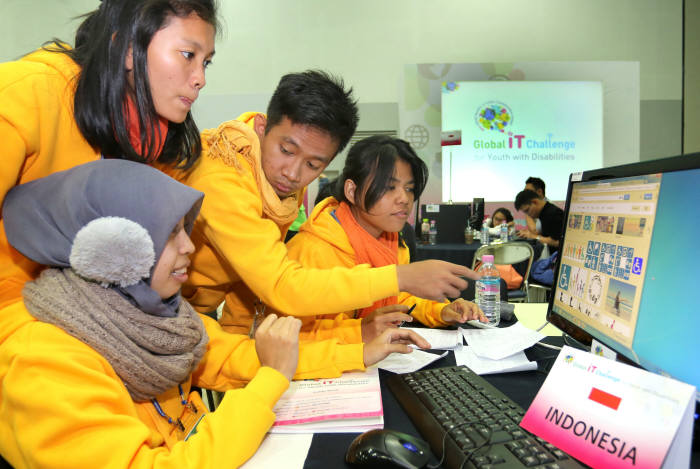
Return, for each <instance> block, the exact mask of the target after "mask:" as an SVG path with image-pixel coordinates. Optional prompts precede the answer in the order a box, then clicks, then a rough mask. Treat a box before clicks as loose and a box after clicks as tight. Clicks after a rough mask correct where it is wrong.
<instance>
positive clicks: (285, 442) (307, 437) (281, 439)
mask: <svg viewBox="0 0 700 469" xmlns="http://www.w3.org/2000/svg"><path fill="white" fill-rule="evenodd" d="M313 437H314V436H313V434H312V433H306V434H301V435H273V434H270V433H268V434H267V435H266V436H265V439H263V441H262V444H261V445H260V448H258V450H257V451H256V452H255V454H254V455H253V457H251V458H250V459H249V460H248V461H246V462H245V464H243V465H242V466H241V469H268V468H270V467H284V468H286V469H302V468H303V467H304V462H305V461H306V456H307V455H308V454H309V448H310V447H311V439H312V438H313Z"/></svg>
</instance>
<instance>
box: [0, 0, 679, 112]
mask: <svg viewBox="0 0 700 469" xmlns="http://www.w3.org/2000/svg"><path fill="white" fill-rule="evenodd" d="M220 3H221V8H220V10H221V14H222V17H223V18H224V21H225V31H224V34H225V37H224V38H223V39H222V40H220V41H219V42H218V44H217V55H216V57H215V60H214V66H213V67H212V68H211V69H210V71H209V73H208V76H207V79H208V85H207V89H206V92H207V93H210V94H229V93H236V94H260V93H269V92H270V90H272V89H274V87H275V85H276V83H277V81H278V79H279V77H280V76H281V75H282V74H284V73H286V72H289V71H298V70H303V69H306V68H313V67H321V68H324V69H328V70H330V71H332V72H334V73H338V74H340V75H342V76H343V77H345V79H346V80H347V82H348V83H350V84H352V85H353V86H354V87H355V89H356V92H357V96H358V97H359V98H360V100H361V101H362V102H397V101H398V91H397V90H398V82H399V77H400V75H401V72H402V66H403V65H404V64H409V63H431V62H438V63H440V62H447V63H450V62H451V63H468V62H509V61H573V60H632V61H639V62H640V63H641V99H643V100H652V99H656V100H667V99H680V98H681V7H682V1H681V0H615V1H610V0H586V1H581V0H528V1H518V0H490V1H488V2H484V1H483V0H459V1H454V0H450V1H448V0H432V1H426V0H354V1H352V2H344V1H321V0H296V1H288V0H266V1H241V0H220ZM98 4H99V2H98V1H96V0H62V1H61V0H0V11H2V15H0V38H2V44H3V47H2V50H0V60H10V59H12V58H14V57H17V56H19V55H21V54H23V53H25V52H27V51H29V50H30V49H32V48H33V47H36V46H38V45H39V44H41V43H42V42H44V41H46V40H48V39H50V38H51V37H53V36H59V37H61V38H63V39H67V40H71V41H72V37H73V30H74V28H75V25H77V24H78V23H77V22H76V21H71V18H72V17H74V16H76V15H77V14H80V13H83V12H87V11H89V10H90V9H92V8H95V7H96V6H97V5H98Z"/></svg>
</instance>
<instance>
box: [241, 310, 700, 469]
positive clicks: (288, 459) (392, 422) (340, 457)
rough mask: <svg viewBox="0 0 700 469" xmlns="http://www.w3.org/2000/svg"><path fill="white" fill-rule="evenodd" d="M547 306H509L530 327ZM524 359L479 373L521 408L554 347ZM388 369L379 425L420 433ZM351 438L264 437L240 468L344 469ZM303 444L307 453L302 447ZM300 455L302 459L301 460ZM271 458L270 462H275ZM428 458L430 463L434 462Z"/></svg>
mask: <svg viewBox="0 0 700 469" xmlns="http://www.w3.org/2000/svg"><path fill="white" fill-rule="evenodd" d="M546 313H547V305H546V304H545V303H534V304H533V303H530V304H528V303H522V304H517V305H516V307H515V315H516V317H517V318H518V320H519V321H520V322H521V323H523V324H524V325H525V326H527V327H529V328H531V329H537V328H538V327H539V326H541V325H542V324H543V323H544V322H545V316H546ZM540 332H542V333H543V334H545V335H547V336H550V337H547V338H545V341H547V342H550V343H553V344H556V345H561V344H562V343H563V339H562V338H561V331H559V329H557V328H555V327H554V326H552V325H551V324H548V325H547V326H546V327H545V328H544V329H543V330H542V331H540ZM526 354H527V356H528V358H529V359H530V360H536V361H537V362H538V366H539V369H538V370H537V371H526V372H518V373H502V374H495V375H485V376H484V378H485V379H486V380H487V381H489V382H490V383H491V384H493V385H494V386H496V387H497V388H498V389H500V390H501V391H502V392H503V393H504V394H506V395H507V396H508V397H509V398H511V399H513V400H514V401H515V402H516V403H517V404H518V405H520V406H521V407H523V408H524V409H527V408H528V407H529V406H530V403H531V402H532V400H533V399H534V398H535V395H536V394H537V391H538V390H539V388H540V387H541V386H542V383H543V382H544V380H545V378H546V376H547V372H548V371H549V367H550V366H551V364H552V361H553V359H554V358H555V357H556V355H557V351H555V350H551V349H547V348H543V347H531V348H530V349H528V350H527V351H526ZM454 364H455V358H454V354H453V353H449V354H448V355H447V356H445V357H444V358H442V359H440V360H437V361H436V362H433V363H432V364H431V365H429V366H428V367H427V368H439V367H443V366H452V365H454ZM390 375H391V373H389V372H386V371H384V370H380V373H379V377H380V382H381V392H382V404H383V406H384V427H385V428H391V429H396V430H400V431H402V432H404V433H409V434H412V435H415V436H420V433H419V432H418V430H417V429H416V428H415V426H414V425H413V423H412V422H411V420H410V419H409V418H408V416H407V415H406V413H405V412H404V411H403V409H402V408H401V406H400V404H399V403H398V402H397V400H396V399H395V398H394V395H393V394H392V393H391V391H389V390H388V389H387V387H386V385H385V380H386V378H387V377H388V376H390ZM356 436H357V434H356V433H339V434H330V433H319V434H315V435H275V438H274V439H270V441H267V442H266V443H265V444H264V446H263V448H261V450H259V451H258V453H257V454H256V455H255V456H254V457H253V458H252V459H251V460H250V461H248V463H246V464H245V469H254V468H266V467H287V468H301V467H303V468H304V469H326V468H328V467H347V468H350V467H351V466H350V465H347V464H345V462H344V456H345V451H346V450H347V448H348V446H349V445H350V443H351V442H352V440H353V439H354V438H355V437H356ZM306 448H308V452H305V449H306ZM697 451H698V449H696V452H694V453H693V454H692V456H691V457H692V459H691V468H696V469H698V468H700V455H699V454H698V453H697ZM304 454H306V458H305V460H304V459H303V457H304ZM275 461H276V463H275ZM435 462H436V460H432V461H431V463H435Z"/></svg>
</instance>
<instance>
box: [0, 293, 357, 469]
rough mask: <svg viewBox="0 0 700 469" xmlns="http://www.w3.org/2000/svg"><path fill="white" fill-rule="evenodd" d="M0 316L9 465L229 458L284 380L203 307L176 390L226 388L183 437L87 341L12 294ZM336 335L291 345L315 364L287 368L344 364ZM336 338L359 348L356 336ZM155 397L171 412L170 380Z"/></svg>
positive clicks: (243, 452) (327, 371) (329, 369)
mask: <svg viewBox="0 0 700 469" xmlns="http://www.w3.org/2000/svg"><path fill="white" fill-rule="evenodd" d="M0 318H3V323H2V327H0V389H2V393H0V454H2V456H3V457H4V458H5V459H6V460H7V461H8V462H9V463H10V464H12V465H13V466H14V467H16V468H24V467H53V466H55V465H56V464H57V462H60V465H63V466H65V467H76V466H79V465H85V461H88V462H89V463H88V464H89V465H90V466H91V467H125V468H126V467H134V468H150V467H159V468H169V467H173V468H176V467H177V468H182V467H191V468H199V467H238V466H239V465H241V464H242V463H243V462H244V461H246V460H247V459H248V458H249V457H250V456H251V455H252V454H253V453H255V451H256V449H257V448H258V446H259V445H260V442H261V441H262V439H263V437H264V436H265V433H266V432H267V431H268V430H269V428H270V426H271V425H272V424H273V422H274V420H275V415H274V413H273V412H272V408H273V407H274V405H275V403H276V402H277V400H278V399H279V397H280V396H281V395H282V393H283V392H284V391H285V390H286V389H287V387H288V385H289V382H288V381H287V379H286V378H285V377H284V376H283V375H281V374H280V373H279V372H278V371H276V370H274V369H272V368H268V367H261V366H260V362H259V360H258V358H257V354H256V352H255V343H254V341H253V340H250V339H248V338H247V337H246V336H242V335H239V334H229V333H227V332H224V331H223V330H222V329H221V326H220V325H219V324H218V323H217V322H216V321H214V320H213V319H211V318H208V317H204V316H203V317H202V320H203V321H204V325H205V328H206V330H207V334H208V335H209V343H208V344H207V350H206V353H205V355H204V357H203V359H202V361H201V362H200V363H199V366H198V368H197V369H196V370H195V371H194V373H193V374H192V375H191V377H190V380H188V381H186V382H184V383H182V387H183V391H184V392H185V395H187V394H188V393H189V390H190V387H191V386H192V385H195V386H200V387H203V388H207V389H214V390H218V391H226V394H225V397H224V399H223V401H222V402H221V404H220V405H219V407H218V408H217V410H216V411H215V412H214V413H211V414H209V415H207V416H206V417H205V418H204V420H203V421H202V422H201V423H200V424H199V426H198V428H197V434H196V435H193V436H192V437H191V438H190V439H189V440H188V441H186V442H183V441H181V440H180V439H179V438H178V437H177V435H175V434H173V433H172V426H171V425H170V424H169V423H168V422H167V421H166V420H165V419H163V417H161V416H160V415H159V414H158V413H157V411H156V410H155V407H154V406H153V404H152V403H151V402H141V403H137V402H134V401H133V400H132V399H131V396H130V395H129V393H128V391H127V390H126V388H125V387H124V385H123V383H122V381H121V379H120V378H119V376H118V375H117V374H116V373H115V371H114V369H113V368H112V366H111V365H110V364H109V362H108V361H107V360H106V359H105V358H104V357H102V355H100V354H99V353H98V352H97V351H95V350H94V349H92V348H91V347H89V346H88V345H86V344H85V343H83V342H81V341H80V340H78V339H76V338H75V337H73V336H71V335H69V334H68V333H67V332H65V331H63V330H62V329H60V328H58V327H56V326H54V325H51V324H47V323H44V322H41V321H38V320H36V319H34V318H33V317H32V316H31V315H30V314H29V312H28V311H27V309H26V308H25V306H24V303H23V302H21V301H19V302H14V303H13V304H11V305H10V306H8V307H6V308H5V309H4V310H2V311H0ZM336 342H337V340H332V341H331V340H327V341H323V342H314V343H310V344H305V346H303V347H301V350H300V363H301V362H302V361H303V362H305V363H315V366H316V368H314V369H309V368H308V367H307V368H306V369H305V368H304V366H303V365H302V366H300V367H299V368H298V369H297V373H296V374H295V376H294V378H295V379H306V378H319V377H326V376H339V375H340V374H341V373H342V371H344V369H343V368H342V367H341V368H338V367H337V366H336V365H335V363H337V362H341V360H339V359H338V358H336V357H335V356H334V355H333V354H334V350H333V349H332V346H335V344H336ZM345 347H348V348H350V347H354V348H355V349H357V350H358V351H359V355H360V356H361V355H362V344H356V345H347V346H345ZM326 354H330V356H329V357H327V358H322V357H323V356H324V355H326ZM341 365H343V364H342V363H341ZM344 365H348V367H349V368H348V369H353V368H355V369H357V368H359V367H356V366H355V365H354V364H352V363H351V364H348V363H345V364H344ZM361 366H362V365H360V367H361ZM360 369H363V368H360ZM157 400H158V403H159V404H160V405H161V407H162V408H163V411H164V412H165V413H166V414H167V415H169V416H178V415H181V413H182V410H183V406H182V403H181V401H180V394H179V391H178V389H177V388H174V389H171V390H169V391H166V392H165V393H163V394H162V395H161V396H158V398H157ZM76 458H79V459H77V460H76ZM70 461H75V462H74V463H71V462H70Z"/></svg>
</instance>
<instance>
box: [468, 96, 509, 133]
mask: <svg viewBox="0 0 700 469" xmlns="http://www.w3.org/2000/svg"><path fill="white" fill-rule="evenodd" d="M474 118H475V120H476V125H478V126H479V128H480V129H481V130H494V131H496V132H503V133H505V131H506V127H510V126H511V125H513V112H512V111H511V110H510V108H509V107H508V106H507V105H506V104H503V103H501V102H497V101H490V102H488V103H486V104H482V105H481V106H480V107H479V109H478V110H477V111H476V115H475V116H474Z"/></svg>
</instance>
